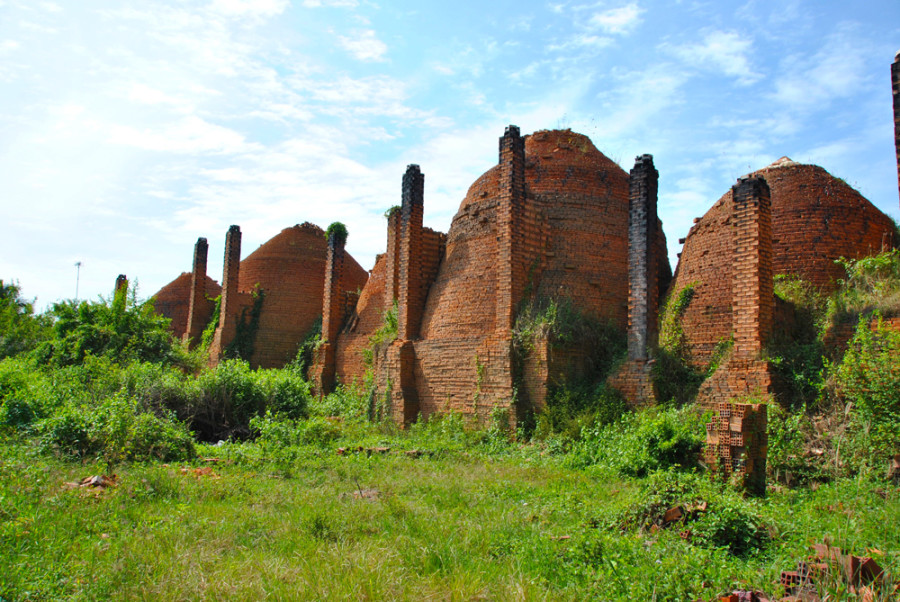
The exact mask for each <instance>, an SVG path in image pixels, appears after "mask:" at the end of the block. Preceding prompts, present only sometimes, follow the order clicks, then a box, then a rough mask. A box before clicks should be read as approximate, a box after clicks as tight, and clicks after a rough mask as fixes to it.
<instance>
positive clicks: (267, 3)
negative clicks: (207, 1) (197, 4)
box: [210, 0, 289, 17]
mask: <svg viewBox="0 0 900 602" xmlns="http://www.w3.org/2000/svg"><path fill="white" fill-rule="evenodd" d="M288 4H289V2H288V0H214V2H213V3H212V5H211V6H210V8H212V9H213V10H214V11H216V12H218V13H221V14H223V15H227V16H231V17H274V16H275V15H279V14H281V13H282V12H284V9H285V8H287V6H288Z"/></svg>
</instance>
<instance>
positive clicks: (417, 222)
mask: <svg viewBox="0 0 900 602" xmlns="http://www.w3.org/2000/svg"><path fill="white" fill-rule="evenodd" d="M424 196H425V176H424V175H423V174H422V172H421V170H420V169H419V166H418V165H409V166H408V167H407V168H406V173H405V174H403V190H402V204H401V205H400V271H399V272H400V283H399V284H400V285H399V287H398V289H399V290H398V298H399V306H400V307H399V324H398V333H397V336H398V338H400V339H401V340H406V341H408V340H412V339H417V338H419V327H420V325H421V323H422V312H423V311H424V309H425V290H424V287H423V282H422V219H423V212H424V203H425V200H424Z"/></svg>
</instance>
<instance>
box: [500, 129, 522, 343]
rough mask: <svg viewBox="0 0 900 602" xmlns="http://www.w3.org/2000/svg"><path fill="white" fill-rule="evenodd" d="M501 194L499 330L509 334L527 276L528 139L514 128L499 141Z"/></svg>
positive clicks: (507, 131)
mask: <svg viewBox="0 0 900 602" xmlns="http://www.w3.org/2000/svg"><path fill="white" fill-rule="evenodd" d="M498 192H499V194H498V200H499V206H498V209H497V245H498V257H497V328H498V329H499V330H506V331H508V330H510V329H512V327H513V326H514V325H515V320H516V305H517V304H518V303H519V301H520V300H521V299H522V294H523V292H524V290H525V278H526V275H527V266H525V261H526V259H525V257H524V256H523V249H522V246H523V244H522V243H523V242H524V241H523V240H522V239H523V231H522V227H521V224H520V221H521V219H522V217H523V214H524V210H525V139H524V138H522V136H521V135H520V134H519V128H518V127H516V126H514V125H510V126H508V127H507V128H506V131H505V132H504V134H503V137H502V138H500V190H499V191H498Z"/></svg>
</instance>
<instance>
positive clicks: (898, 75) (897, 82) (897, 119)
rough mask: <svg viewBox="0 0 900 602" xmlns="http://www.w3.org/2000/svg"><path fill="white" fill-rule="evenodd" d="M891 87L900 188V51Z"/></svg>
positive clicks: (895, 57) (892, 70)
mask: <svg viewBox="0 0 900 602" xmlns="http://www.w3.org/2000/svg"><path fill="white" fill-rule="evenodd" d="M891 88H892V89H893V92H894V148H895V149H896V152H897V186H898V190H900V52H898V53H897V54H896V56H894V62H893V64H891Z"/></svg>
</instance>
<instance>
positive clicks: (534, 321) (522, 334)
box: [512, 297, 625, 382]
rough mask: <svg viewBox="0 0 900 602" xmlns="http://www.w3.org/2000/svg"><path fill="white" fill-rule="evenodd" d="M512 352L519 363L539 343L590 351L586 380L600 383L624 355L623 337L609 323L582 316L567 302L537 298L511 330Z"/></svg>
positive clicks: (619, 330) (520, 313)
mask: <svg viewBox="0 0 900 602" xmlns="http://www.w3.org/2000/svg"><path fill="white" fill-rule="evenodd" d="M512 336H513V348H514V350H515V353H516V356H517V357H518V358H519V359H520V360H521V359H522V358H525V357H527V356H528V354H529V353H531V351H532V350H533V349H534V343H535V341H536V340H538V339H546V340H547V341H549V343H550V344H551V345H552V346H553V347H569V348H580V349H585V350H587V351H589V357H588V362H589V365H588V366H587V371H586V372H587V380H588V381H589V382H599V381H602V380H603V379H604V378H605V377H606V376H607V375H608V374H609V372H610V371H611V370H612V369H613V367H614V366H615V365H616V364H617V363H618V361H619V360H620V359H621V358H622V356H623V355H624V353H625V334H624V332H622V329H621V328H619V327H617V326H616V325H615V324H613V323H612V322H609V321H604V320H601V319H598V318H597V317H595V316H591V315H588V314H585V313H583V312H582V311H581V310H579V309H578V307H576V306H575V304H574V303H572V301H571V300H570V299H568V298H565V297H564V298H560V299H555V298H551V297H536V298H534V299H532V300H531V301H530V302H528V303H524V304H523V305H522V306H521V307H520V308H519V311H518V314H517V316H516V323H515V326H514V327H513V332H512Z"/></svg>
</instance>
